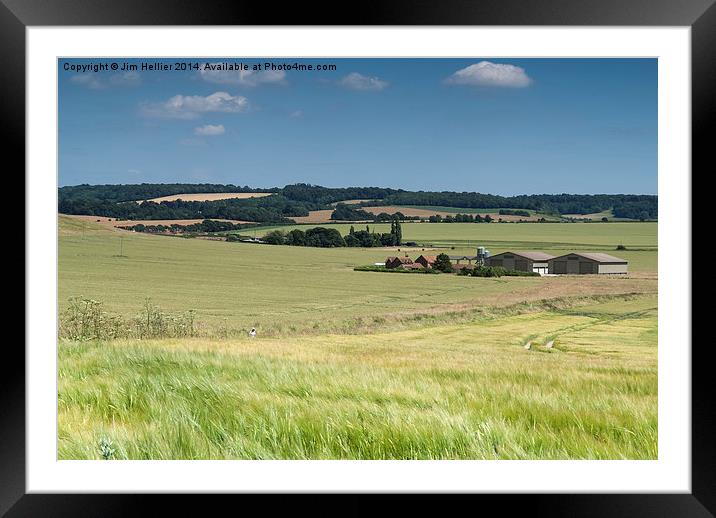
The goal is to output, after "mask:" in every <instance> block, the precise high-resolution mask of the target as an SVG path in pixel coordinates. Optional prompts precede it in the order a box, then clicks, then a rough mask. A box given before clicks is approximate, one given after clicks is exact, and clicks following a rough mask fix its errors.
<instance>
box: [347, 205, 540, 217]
mask: <svg viewBox="0 0 716 518" xmlns="http://www.w3.org/2000/svg"><path fill="white" fill-rule="evenodd" d="M361 209H362V210H364V211H366V212H370V213H372V214H380V213H381V212H387V213H388V214H395V213H396V212H400V213H402V214H404V215H406V216H419V217H421V218H426V219H427V218H429V217H430V216H435V215H439V216H442V217H445V216H454V215H455V214H480V215H481V216H487V215H488V214H489V215H490V217H491V218H493V219H494V220H498V219H502V220H504V221H520V220H524V221H536V220H538V219H539V218H540V217H541V216H537V215H534V214H531V215H530V216H506V215H500V214H499V212H498V211H496V210H495V209H489V210H486V211H485V212H473V210H471V209H467V210H460V209H455V210H452V209H451V210H440V208H437V207H431V208H429V209H428V208H414V207H408V206H404V205H386V206H382V207H361Z"/></svg>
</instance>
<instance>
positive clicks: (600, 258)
mask: <svg viewBox="0 0 716 518" xmlns="http://www.w3.org/2000/svg"><path fill="white" fill-rule="evenodd" d="M568 255H578V256H580V257H584V258H586V259H591V260H592V261H597V262H598V263H628V262H629V261H627V260H626V259H620V258H618V257H614V256H613V255H609V254H604V253H602V252H572V253H571V254H564V255H560V256H559V257H555V259H561V258H562V257H567V256H568Z"/></svg>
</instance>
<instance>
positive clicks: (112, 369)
mask: <svg viewBox="0 0 716 518" xmlns="http://www.w3.org/2000/svg"><path fill="white" fill-rule="evenodd" d="M432 225H433V224H417V225H416V228H418V227H420V232H425V233H426V234H425V235H432V236H437V235H439V233H440V232H441V231H443V230H444V231H445V232H447V233H452V234H450V235H449V236H447V239H455V240H457V241H460V242H463V243H464V242H465V240H466V237H469V241H471V240H472V238H473V236H472V235H471V234H470V235H468V236H466V235H465V232H468V231H469V232H472V230H471V228H470V229H468V228H466V227H463V226H462V224H448V225H444V227H446V228H442V227H439V226H436V227H432ZM436 225H437V224H436ZM465 225H466V226H469V224H465ZM576 225H578V224H565V225H561V224H560V225H557V224H555V225H512V224H505V225H474V224H473V225H472V227H475V226H476V227H481V226H488V227H493V226H494V227H498V226H499V227H500V228H502V227H504V228H505V229H507V228H515V230H509V231H506V232H514V234H499V233H498V234H491V235H492V237H497V236H498V235H500V236H502V239H503V241H504V240H506V239H514V240H515V241H512V242H511V244H510V246H511V245H513V244H515V243H528V242H529V243H540V244H541V243H551V244H553V245H554V244H560V246H561V244H562V243H565V242H566V241H568V240H569V241H571V242H572V243H571V246H574V247H584V246H592V245H594V244H599V243H601V244H602V246H605V247H606V246H608V245H609V244H610V243H612V242H615V241H621V240H623V241H624V243H625V244H627V245H629V246H633V247H637V246H638V247H641V248H642V249H641V250H636V251H632V252H630V253H631V254H640V255H639V256H638V257H639V259H638V260H634V261H633V262H634V264H630V267H631V271H632V273H630V274H629V275H628V276H614V277H612V276H601V277H600V276H561V277H542V278H533V277H526V278H525V277H523V278H520V277H510V278H504V277H503V278H498V279H494V278H472V277H457V276H452V275H390V274H373V273H369V272H356V271H353V267H354V266H355V265H358V264H370V263H372V262H375V261H378V260H382V259H384V256H385V255H392V254H394V253H395V251H390V250H376V249H348V248H346V249H315V248H301V247H283V246H280V247H279V246H269V245H253V244H243V243H230V242H215V241H206V240H197V239H184V238H180V237H161V236H151V235H142V234H137V233H129V232H124V231H119V230H114V229H109V228H106V227H103V226H101V225H99V224H95V223H92V222H88V221H80V220H76V219H70V218H64V217H60V219H59V236H58V238H59V243H58V251H59V264H58V266H59V275H58V278H59V287H58V298H59V306H60V314H61V315H63V314H66V313H67V312H68V310H69V309H71V307H72V305H71V303H70V299H72V298H79V299H92V300H94V301H96V303H97V307H101V311H102V312H106V315H109V316H112V317H116V318H117V319H120V320H121V319H124V320H122V322H126V323H127V325H128V326H135V325H138V324H139V323H140V322H141V319H143V318H144V317H145V315H146V318H147V319H150V318H151V319H154V318H164V319H169V317H168V316H167V315H173V314H184V312H187V311H189V310H191V311H192V315H193V316H192V319H195V323H194V320H192V327H191V331H186V328H183V329H184V331H182V334H177V335H172V336H169V335H167V336H166V337H162V336H164V335H161V334H160V335H158V336H159V337H158V338H138V337H137V336H135V335H134V334H131V333H129V334H126V335H118V336H117V337H116V338H112V339H107V338H100V339H96V338H87V337H85V338H84V339H72V338H68V337H62V338H60V340H59V343H58V350H57V354H58V445H59V453H58V455H59V458H60V459H101V458H105V459H654V458H657V456H658V429H657V336H658V335H657V311H658V309H657V283H658V278H657V275H656V254H657V252H656V244H657V243H656V225H655V224H639V223H634V224H618V223H615V224H587V225H588V226H587V227H585V228H583V229H582V232H579V231H578V230H577V228H574V230H572V227H575V226H576ZM602 225H603V226H604V227H603V228H600V227H602ZM632 225H635V227H634V228H631V227H632ZM649 225H653V226H649ZM347 227H348V226H346V230H347ZM410 227H411V225H408V224H406V225H404V226H403V228H404V236H405V239H411V237H408V232H407V229H409V228H410ZM423 227H426V228H425V230H422V228H423ZM431 227H432V228H431ZM521 227H529V229H524V230H523V229H522V228H521ZM533 227H534V229H533ZM552 227H559V228H562V229H565V234H563V235H556V234H552V233H551V232H552V231H551V228H552ZM461 228H462V229H463V233H462V234H461V233H460V229H461ZM539 229H543V232H542V234H541V235H539V233H538V230H539ZM597 229H600V230H599V232H597ZM610 229H611V230H610ZM592 230H594V233H592V234H590V233H589V232H590V231H592ZM431 232H432V234H430V233H431ZM488 232H493V231H492V229H491V228H490V230H489V231H488ZM610 232H611V233H610ZM529 240H532V241H529ZM456 249H457V248H456ZM527 249H529V248H527ZM575 249H578V248H575ZM495 251H496V250H495V249H494V248H493V252H495ZM615 254H616V255H622V256H625V255H626V254H625V253H621V252H619V253H616V252H615ZM411 255H417V252H411ZM634 257H637V256H636V255H635V256H634ZM630 261H632V259H631V258H630ZM147 299H150V300H151V304H152V305H156V308H161V309H157V310H156V312H155V313H151V312H149V311H145V312H144V313H143V312H142V311H143V309H142V308H143V307H149V306H148V304H147V305H146V306H145V301H146V300H147ZM152 307H154V306H152ZM163 312H166V313H163ZM157 315H158V316H157ZM103 318H104V317H103ZM61 321H62V317H61ZM107 321H109V320H103V319H98V320H97V322H99V325H105V324H106V322H107ZM147 325H149V322H147ZM251 327H256V328H257V331H258V336H257V337H256V338H253V339H251V338H249V337H248V336H247V334H246V331H247V329H250V328H251ZM128 329H129V328H128ZM132 329H134V327H132ZM528 342H529V343H530V348H529V349H526V348H525V345H526V344H527V343H528ZM550 342H551V344H550ZM549 345H551V347H549Z"/></svg>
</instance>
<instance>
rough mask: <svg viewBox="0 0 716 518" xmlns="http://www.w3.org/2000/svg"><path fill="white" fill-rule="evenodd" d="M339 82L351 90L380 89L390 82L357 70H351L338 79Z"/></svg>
mask: <svg viewBox="0 0 716 518" xmlns="http://www.w3.org/2000/svg"><path fill="white" fill-rule="evenodd" d="M339 84H341V85H342V86H345V87H346V88H352V89H353V90H373V91H380V90H384V89H385V88H387V87H388V85H389V84H390V83H388V81H383V80H382V79H379V78H377V77H368V76H364V75H363V74H359V73H358V72H351V73H350V74H348V75H347V76H346V77H344V78H343V79H341V80H340V81H339Z"/></svg>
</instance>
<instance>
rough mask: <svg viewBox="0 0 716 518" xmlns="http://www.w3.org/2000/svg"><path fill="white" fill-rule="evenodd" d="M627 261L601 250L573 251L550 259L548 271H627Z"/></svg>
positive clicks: (570, 272) (567, 272) (566, 272)
mask: <svg viewBox="0 0 716 518" xmlns="http://www.w3.org/2000/svg"><path fill="white" fill-rule="evenodd" d="M628 264H629V263H628V261H626V260H624V259H620V258H618V257H614V256H613V255H609V254H604V253H601V252H574V253H571V254H566V255H561V256H559V257H555V258H553V259H550V261H549V273H555V274H580V273H581V274H590V273H592V274H596V273H628Z"/></svg>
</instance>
